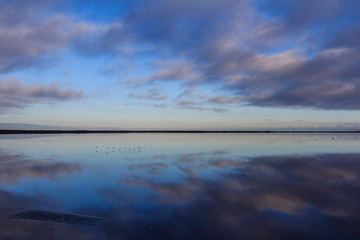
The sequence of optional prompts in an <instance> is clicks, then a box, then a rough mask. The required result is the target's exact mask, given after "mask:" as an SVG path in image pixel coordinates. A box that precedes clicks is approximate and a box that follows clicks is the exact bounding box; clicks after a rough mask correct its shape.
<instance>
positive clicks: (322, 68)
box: [0, 0, 360, 110]
mask: <svg viewBox="0 0 360 240" xmlns="http://www.w3.org/2000/svg"><path fill="white" fill-rule="evenodd" d="M22 3H23V2H22V1H11V2H7V1H5V2H2V3H1V8H0V9H1V10H0V11H1V12H0V15H1V21H0V22H1V23H0V29H1V31H0V43H1V44H0V72H3V73H5V72H11V71H14V70H16V69H19V68H26V67H34V66H36V67H43V66H44V65H46V62H47V60H48V59H49V58H50V59H53V58H54V56H56V55H57V54H58V53H59V52H61V51H64V49H67V50H69V49H71V50H75V52H76V53H78V54H80V55H83V56H86V57H89V56H92V57H98V56H101V55H109V56H111V57H113V58H114V59H119V58H120V59H135V61H140V60H139V59H142V58H143V57H146V58H152V59H154V62H156V61H157V62H162V63H161V64H154V66H144V65H141V64H139V65H138V68H136V69H134V71H143V70H146V71H148V72H150V73H149V74H146V75H145V76H141V77H129V78H128V79H126V81H123V84H126V85H139V84H147V85H149V86H151V87H154V86H155V87H158V88H160V89H162V91H163V92H162V93H159V96H168V98H171V97H173V99H174V100H175V101H176V102H177V105H184V104H183V103H184V101H187V102H188V103H189V102H192V103H194V104H193V105H191V107H192V108H193V109H197V108H207V109H213V108H216V107H217V108H218V107H219V105H222V106H224V105H228V106H230V105H231V106H234V105H235V106H243V105H250V106H263V107H285V108H317V109H346V110H359V109H360V104H359V102H360V101H359V100H360V99H359V96H360V77H359V76H360V70H359V69H360V44H359V41H358V40H359V38H360V30H359V27H358V26H359V23H360V17H359V16H360V10H359V9H360V6H359V1H356V0H346V1H339V0H330V1H329V0H319V1H316V2H314V1H310V0H303V1H300V0H293V1H284V0H276V1H249V0H241V1H239V0H225V1H224V0H221V1H220V0H210V1H209V0H207V1H205V0H199V1H190V0H173V1H165V0H154V1H147V0H145V1H140V2H137V3H128V4H127V8H126V9H125V10H124V9H122V10H121V9H120V8H121V7H119V4H116V3H115V2H109V3H107V4H109V6H110V7H111V8H114V9H117V8H119V11H118V12H119V13H118V14H114V16H113V17H112V18H110V20H109V19H107V20H106V21H103V22H96V20H92V21H90V20H89V19H88V18H87V19H82V17H81V16H80V15H79V16H77V15H76V12H71V11H70V12H63V11H62V10H58V11H57V10H56V8H55V7H54V6H57V4H58V5H59V3H56V2H51V3H46V2H45V1H38V2H37V4H31V5H30V4H29V3H27V4H22ZM66 4H70V3H66ZM77 4H78V5H82V4H85V3H77ZM94 4H95V6H98V7H99V8H101V6H104V5H103V4H105V3H102V2H101V1H95V2H94ZM60 5H61V4H60ZM84 6H86V5H84ZM60 9H63V8H60ZM96 9H97V8H96V7H94V8H93V9H87V10H88V11H89V12H90V13H91V12H92V13H93V14H95V12H96ZM14 12H20V13H22V17H21V18H20V17H15V16H14V14H13V13H14ZM115 12H116V11H115ZM44 13H47V15H46V14H44ZM44 15H45V17H44ZM90 15H91V14H90ZM94 19H95V18H94ZM164 62H169V63H171V64H164ZM163 82H178V83H181V84H183V85H182V87H183V88H184V90H185V91H184V92H186V89H187V88H192V87H194V86H199V88H198V90H199V91H202V89H203V88H209V87H210V88H212V89H213V90H214V91H213V92H212V93H211V94H208V97H207V98H206V99H205V98H202V99H199V98H197V97H196V96H194V95H193V94H192V95H191V94H190V95H186V94H184V95H182V96H181V97H178V96H170V94H169V93H168V91H167V89H165V88H164V87H163V88H162V83H163ZM129 96H130V97H137V98H143V99H145V98H147V99H149V100H163V101H165V100H166V99H167V98H165V97H164V98H163V99H158V97H157V96H151V95H141V93H140V94H136V93H133V94H130V95H129ZM199 100H200V102H199ZM204 105H206V106H204Z"/></svg>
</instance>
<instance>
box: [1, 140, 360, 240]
mask: <svg viewBox="0 0 360 240" xmlns="http://www.w3.org/2000/svg"><path fill="white" fill-rule="evenodd" d="M333 137H334V139H332V138H333ZM359 143H360V137H359V136H357V135H336V136H333V135H260V134H259V135H256V134H253V135H241V134H229V135H224V134H197V135H196V134H118V135H116V134H114V135H64V136H36V137H34V138H31V137H28V136H26V137H22V136H16V137H2V139H0V146H1V147H0V179H1V182H0V214H1V216H2V218H1V219H0V238H1V239H32V238H33V239H35V238H36V239H359V238H360V229H359V227H358V223H359V222H360V207H359V204H358V203H359V202H360V181H359V180H360V179H359V176H360V150H359V149H358V146H359ZM25 209H38V210H48V211H56V212H66V213H74V214H83V215H90V216H97V217H101V218H106V219H108V221H107V222H106V224H102V225H99V226H92V227H89V226H78V225H71V224H65V223H51V222H43V221H34V220H23V219H8V218H6V216H7V215H8V214H12V213H16V212H19V211H22V210H25Z"/></svg>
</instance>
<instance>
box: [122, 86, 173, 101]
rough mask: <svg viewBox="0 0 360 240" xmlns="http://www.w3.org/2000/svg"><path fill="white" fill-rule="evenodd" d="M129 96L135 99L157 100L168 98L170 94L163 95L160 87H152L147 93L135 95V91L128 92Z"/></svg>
mask: <svg viewBox="0 0 360 240" xmlns="http://www.w3.org/2000/svg"><path fill="white" fill-rule="evenodd" d="M128 96H129V97H132V98H135V99H147V100H156V101H161V100H166V99H167V98H168V96H166V95H161V91H160V89H158V88H151V89H150V90H148V93H146V94H139V95H135V94H134V93H130V94H128Z"/></svg>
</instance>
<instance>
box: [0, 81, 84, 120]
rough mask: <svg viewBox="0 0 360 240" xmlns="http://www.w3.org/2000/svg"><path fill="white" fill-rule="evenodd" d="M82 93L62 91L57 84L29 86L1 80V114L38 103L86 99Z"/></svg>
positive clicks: (18, 82) (68, 90)
mask: <svg viewBox="0 0 360 240" xmlns="http://www.w3.org/2000/svg"><path fill="white" fill-rule="evenodd" d="M84 97H85V94H84V93H83V92H81V91H75V90H71V89H61V88H60V87H59V86H58V85H57V84H51V85H48V86H40V85H33V86H27V85H24V84H22V83H21V82H20V81H19V80H16V79H9V80H3V79H0V113H1V112H6V111H9V110H11V109H14V108H24V107H26V106H29V105H31V104H37V103H47V104H51V103H56V102H59V101H70V100H77V99H81V98H84Z"/></svg>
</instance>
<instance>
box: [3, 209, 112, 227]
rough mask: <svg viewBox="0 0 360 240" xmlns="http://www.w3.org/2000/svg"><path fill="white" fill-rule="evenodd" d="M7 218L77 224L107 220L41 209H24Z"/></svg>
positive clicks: (95, 223) (93, 223) (94, 223)
mask: <svg viewBox="0 0 360 240" xmlns="http://www.w3.org/2000/svg"><path fill="white" fill-rule="evenodd" d="M8 218H19V219H31V220H40V221H51V222H63V223H71V224H79V225H97V224H100V223H104V222H106V221H107V220H106V219H105V218H99V217H92V216H85V215H78V214H70V213H59V212H48V211H43V210H25V211H21V212H19V213H15V214H10V215H9V216H8Z"/></svg>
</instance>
